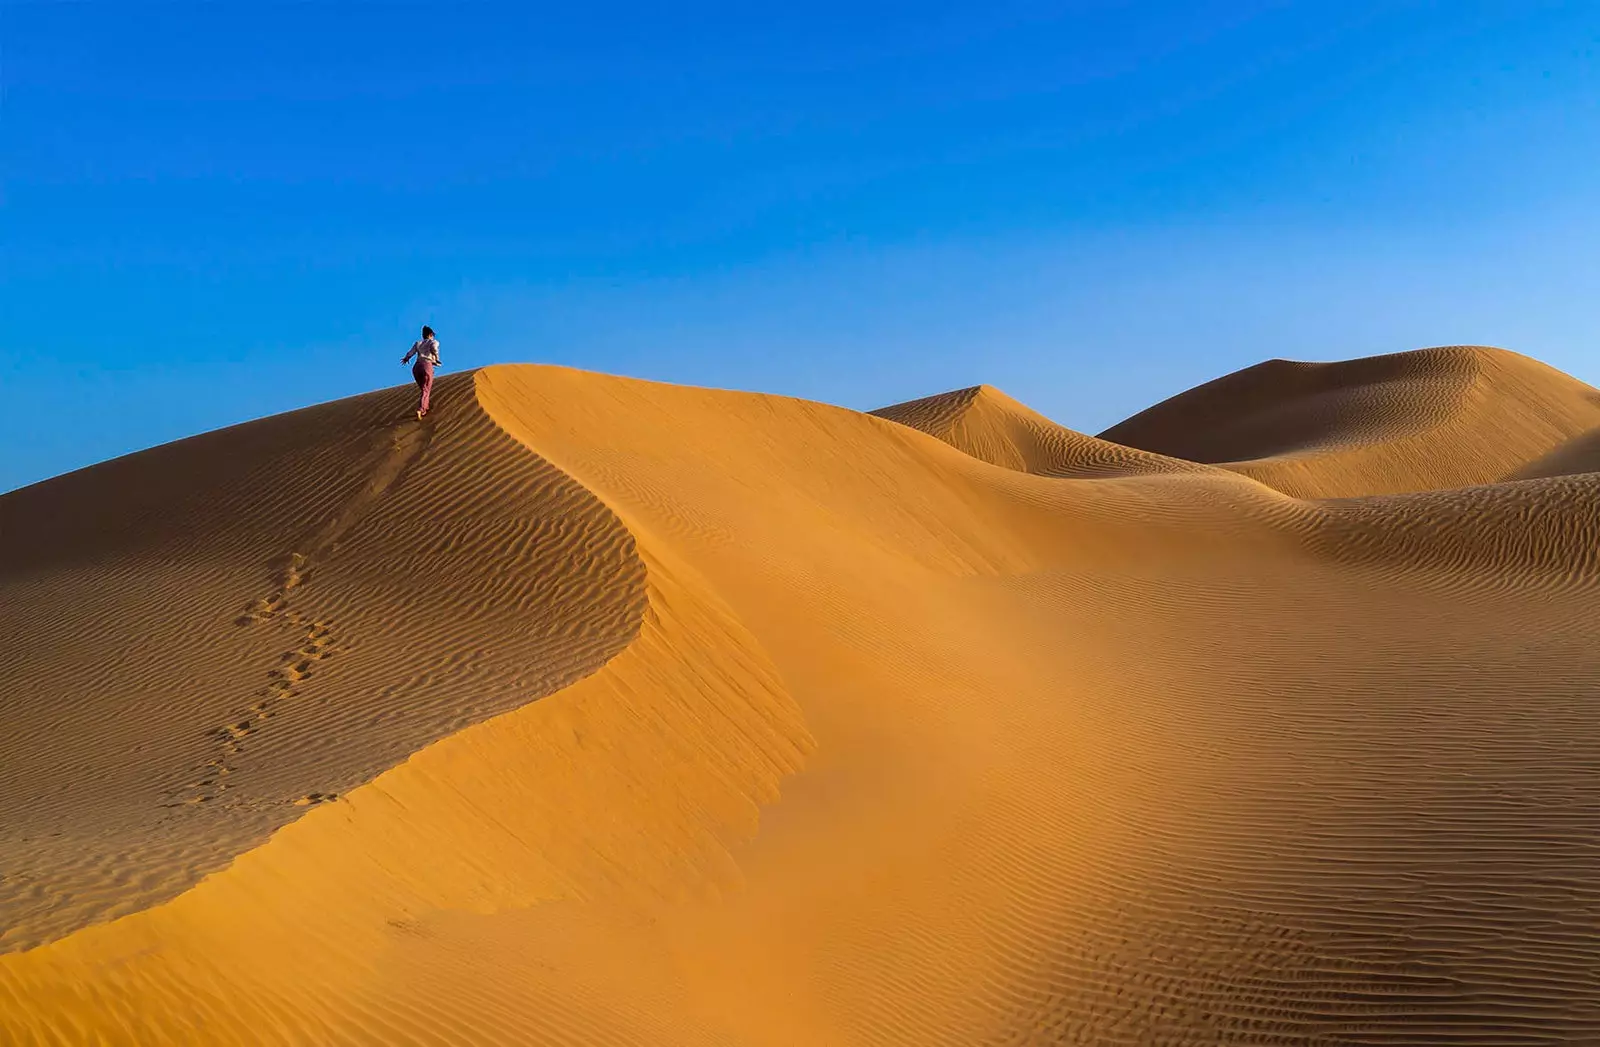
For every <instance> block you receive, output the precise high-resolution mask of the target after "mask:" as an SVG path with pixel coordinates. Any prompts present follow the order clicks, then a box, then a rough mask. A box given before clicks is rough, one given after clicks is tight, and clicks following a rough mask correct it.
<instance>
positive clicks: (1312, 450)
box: [1100, 346, 1600, 498]
mask: <svg viewBox="0 0 1600 1047" xmlns="http://www.w3.org/2000/svg"><path fill="white" fill-rule="evenodd" d="M1597 426H1600V392H1597V391H1596V390H1594V389H1592V388H1590V387H1589V386H1587V385H1584V384H1583V383H1582V382H1579V381H1578V380H1577V379H1575V378H1572V377H1570V376H1569V375H1565V374H1562V373H1561V372H1560V371H1557V370H1555V369H1554V368H1552V367H1547V366H1546V365H1544V364H1542V363H1539V362H1538V361H1537V360H1532V359H1529V358H1528V357H1526V356H1521V355H1518V354H1517V353H1512V352H1508V351H1506V350H1504V349H1490V348H1485V347H1482V346H1450V347H1448V348H1442V349H1420V350H1417V351H1415V352H1409V353H1396V354H1394V355H1392V356H1375V357H1371V358H1368V359H1364V360H1351V361H1347V362H1343V363H1331V364H1309V363H1296V362H1293V361H1289V360H1269V361H1267V362H1266V363H1263V364H1257V365H1256V366H1254V367H1247V368H1245V369H1244V370H1243V371H1237V372H1235V373H1233V374H1230V375H1227V376H1225V377H1222V378H1218V379H1217V380H1215V381H1213V382H1207V383H1206V384H1205V385H1202V386H1198V387H1196V388H1194V389H1190V390H1189V391H1188V392H1185V393H1179V394H1178V395H1177V396H1174V397H1172V398H1171V399H1169V400H1164V401H1162V402H1161V403H1159V404H1156V405H1155V406H1154V407H1151V408H1149V409H1148V410H1145V411H1142V412H1140V413H1139V414H1136V415H1134V416H1133V417H1132V418H1129V419H1127V420H1126V421H1123V422H1119V423H1118V424H1116V425H1114V426H1112V427H1111V428H1110V429H1107V430H1106V431H1105V432H1103V433H1101V434H1100V438H1101V439H1102V440H1109V441H1113V442H1115V443H1120V444H1126V445H1128V446H1129V447H1138V448H1143V449H1144V450H1147V451H1153V452H1158V453H1161V454H1167V455H1172V456H1174V457H1178V458H1187V459H1189V460H1191V461H1195V462H1209V463H1215V464H1218V465H1221V466H1223V467H1224V468H1227V469H1232V470H1233V471H1235V472H1239V473H1243V474H1244V475H1246V476H1249V477H1251V478H1253V479H1256V480H1260V481H1261V482H1262V483H1264V484H1267V485H1269V486H1271V487H1275V488H1277V489H1278V490H1280V491H1283V492H1284V493H1286V494H1292V495H1295V496H1296V497H1300V498H1338V497H1347V496H1351V495H1363V494H1392V493H1398V492H1402V491H1424V490H1441V489H1444V488H1451V487H1467V486H1470V485H1473V484H1486V483H1495V482H1497V481H1500V480H1505V479H1508V478H1510V477H1512V476H1514V475H1517V474H1519V472H1520V471H1521V470H1523V469H1525V468H1526V467H1528V466H1530V465H1531V464H1533V463H1534V462H1536V461H1538V460H1539V459H1541V458H1543V457H1544V456H1545V455H1547V454H1549V453H1551V452H1552V451H1554V450H1555V449H1556V448H1558V447H1559V446H1561V445H1562V444H1563V443H1565V442H1566V441H1568V440H1570V439H1572V438H1573V437H1576V436H1578V435H1579V434H1581V433H1584V432H1587V431H1589V430H1591V429H1594V428H1595V427H1597Z"/></svg>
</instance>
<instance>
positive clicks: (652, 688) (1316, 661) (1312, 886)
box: [0, 350, 1600, 1045]
mask: <svg viewBox="0 0 1600 1047" xmlns="http://www.w3.org/2000/svg"><path fill="white" fill-rule="evenodd" d="M1463 354H1465V355H1466V357H1467V358H1469V359H1470V360H1471V361H1472V364H1471V366H1472V368H1475V370H1473V372H1472V373H1473V374H1474V375H1475V377H1474V378H1473V379H1472V381H1471V383H1469V384H1470V385H1471V390H1470V392H1469V393H1460V388H1459V383H1458V384H1456V385H1452V384H1451V383H1452V382H1456V381H1457V378H1456V377H1454V376H1455V375H1456V372H1455V371H1453V370H1451V368H1455V367H1458V366H1464V365H1461V364H1460V358H1461V357H1462V355H1463ZM1396 360H1399V361H1401V362H1400V363H1398V364H1397V363H1396ZM1438 361H1443V362H1442V363H1439V362H1438ZM1264 366H1266V367H1268V368H1269V369H1271V368H1273V367H1276V366H1277V365H1264ZM1295 366H1302V367H1303V366H1313V365H1295ZM1317 366H1327V367H1332V368H1343V369H1344V373H1345V374H1346V377H1347V378H1348V376H1349V375H1352V374H1353V375H1358V376H1359V375H1366V374H1374V373H1376V374H1391V373H1395V372H1396V371H1397V370H1398V371H1400V372H1404V373H1406V374H1411V373H1413V371H1417V372H1420V373H1422V374H1423V376H1424V377H1422V378H1416V379H1415V380H1406V381H1399V380H1396V381H1381V382H1376V385H1378V386H1379V387H1380V388H1378V389H1377V390H1376V391H1374V390H1373V389H1370V388H1368V387H1369V386H1372V385H1374V384H1375V383H1374V381H1373V380H1368V381H1365V382H1364V383H1363V382H1362V381H1358V380H1356V379H1349V380H1343V384H1341V382H1340V381H1326V382H1324V383H1323V385H1322V386H1320V387H1319V388H1320V389H1322V393H1320V394H1316V395H1320V396H1322V400H1318V401H1317V402H1319V403H1322V402H1328V403H1336V404H1337V407H1336V408H1329V412H1328V414H1327V416H1326V417H1325V418H1323V420H1322V423H1321V428H1320V429H1316V430H1315V431H1312V428H1313V427H1308V426H1307V425H1306V424H1305V418H1306V416H1307V414H1308V412H1307V411H1304V410H1300V411H1285V412H1281V413H1280V414H1279V415H1277V417H1280V418H1283V419H1287V420H1286V421H1284V422H1283V426H1284V431H1282V432H1279V431H1275V430H1273V429H1272V428H1271V426H1270V425H1268V424H1266V422H1264V421H1260V419H1264V418H1270V417H1274V415H1273V410H1272V408H1271V406H1270V404H1268V403H1267V401H1268V400H1269V399H1270V397H1268V396H1267V395H1266V394H1265V393H1264V392H1262V390H1261V389H1260V388H1258V386H1257V384H1252V383H1245V392H1244V393H1241V394H1240V396H1239V398H1238V402H1237V403H1236V405H1235V409H1234V410H1231V411H1229V410H1224V409H1223V408H1222V407H1221V406H1218V405H1217V404H1216V403H1215V401H1216V400H1217V399H1219V398H1221V399H1225V397H1219V396H1218V394H1217V390H1216V389H1215V388H1214V387H1215V386H1216V385H1217V384H1218V383H1213V384H1212V386H1207V387H1202V388H1201V389H1200V390H1196V391H1195V392H1194V393H1191V394H1185V396H1189V397H1196V398H1199V399H1200V400H1205V398H1206V397H1210V398H1211V400H1209V401H1206V402H1208V403H1211V406H1210V407H1208V408H1207V411H1214V412H1215V414H1214V417H1213V416H1207V415H1205V414H1204V413H1203V412H1199V413H1194V414H1193V415H1192V417H1191V422H1190V424H1192V425H1193V426H1194V427H1195V428H1194V432H1193V433H1192V434H1190V439H1191V440H1192V441H1193V443H1192V444H1191V445H1188V446H1185V447H1179V446H1178V445H1177V444H1176V443H1175V442H1174V443H1161V441H1158V440H1155V439H1144V440H1143V441H1142V442H1143V443H1144V444H1145V445H1146V447H1147V449H1146V450H1145V451H1138V450H1134V449H1132V448H1129V447H1122V446H1117V445H1116V444H1115V443H1112V442H1110V441H1109V440H1108V439H1098V440H1097V439H1095V438H1092V437H1087V436H1084V435H1082V434H1077V433H1073V432H1071V431H1070V430H1066V429H1063V428H1061V427H1059V426H1055V425H1053V423H1050V422H1048V421H1047V420H1045V419H1043V418H1041V417H1040V416H1038V415H1036V414H1034V413H1033V412H1031V411H1028V410H1027V409H1026V408H1024V407H1022V406H1021V405H1020V404H1016V403H1015V402H1014V401H1011V400H1009V399H1007V398H1005V397H1004V396H1003V394H999V393H998V392H996V391H994V390H990V389H986V388H980V389H977V390H966V391H962V392H959V393H952V394H947V395H946V396H943V397H934V398H929V399H927V400H924V401H918V402H913V403H911V404H906V405H900V406H899V407H896V408H888V409H885V410H884V411H883V412H880V414H881V415H882V416H883V417H873V416H870V415H862V414H857V413H854V412H850V411H846V410H842V409H838V408H833V407H828V406H824V405H819V404H813V403H807V402H802V401H796V400H789V399H783V398H777V397H768V396H758V395H753V394H745V393H732V392H719V391H711V390H701V389H690V388H682V387H673V386H663V385H658V384H652V383H645V382H638V381H631V380H626V379H619V378H610V377H604V376H600V375H594V374H586V373H582V372H577V371H571V370H566V369H559V368H546V367H504V368H491V369H488V370H485V371H481V372H478V373H476V374H474V375H470V376H458V377H456V378H453V379H451V380H450V381H449V382H448V383H447V384H446V386H445V388H444V391H443V394H442V395H441V397H440V406H439V409H438V411H437V417H436V418H434V419H430V421H429V422H428V423H425V424H419V423H416V422H414V421H409V420H404V418H403V410H404V398H405V393H404V392H403V391H391V392H388V393H382V394H375V395H373V396H370V397H362V398H358V399H356V400H351V401H345V402H342V403H337V404H330V405H326V406H324V407H319V408H315V409H312V410H309V411H302V412H298V413H296V414H293V415H287V416H283V417H280V418H273V419H267V420H265V421H262V422H257V423H252V424H251V425H247V426H241V427H238V428H236V429H232V430H227V431H224V432H221V433H215V434H210V435H208V436H205V437H199V438H196V439H193V440H188V441H184V442H181V443H179V444H174V445H170V446H168V447H164V448H159V449H157V450H154V451H150V452H146V453H144V454H140V455H135V456H132V457H130V458H127V459H122V460H119V461H117V462H112V463H108V464H106V465H104V466H100V467H97V468H95V469H91V470H87V471H84V472H82V473H77V474H73V475H70V476H67V477H62V478H60V479H58V480H55V481H51V482H49V483H46V484H41V485H38V486H36V487H33V488H29V489H26V490H23V491H19V492H15V493H13V494H10V495H7V496H5V497H4V498H0V533H4V535H5V536H6V538H7V541H6V542H5V543H4V545H3V547H0V548H3V552H0V557H3V559H0V616H3V619H4V625H5V626H6V635H7V637H8V643H7V647H6V650H5V654H4V655H0V658H3V659H4V661H3V662H0V668H3V669H4V678H5V679H6V681H7V690H6V691H5V692H4V694H3V698H0V718H3V719H0V727H3V731H0V813H3V818H0V870H3V872H4V879H3V880H0V889H3V893H0V923H3V925H4V927H5V928H6V932H5V937H4V938H3V939H0V949H3V950H4V951H3V952H0V1042H5V1043H13V1042H15V1043H75V1042H111V1043H122V1042H140V1043H168V1042H196V1043H309V1044H342V1043H372V1044H394V1043H505V1044H526V1043H571V1044H585V1043H615V1044H652V1045H653V1044H740V1045H743V1044H751V1045H768V1044H771V1045H779V1044H783V1045H789V1044H932V1043H948V1044H963V1045H964V1044H1024V1043H1028V1044H1031V1043H1041V1044H1042V1043H1126V1044H1147V1043H1195V1044H1215V1043H1307V1044H1311V1043H1393V1042H1407V1043H1419V1044H1422V1043H1426V1044H1440V1043H1538V1042H1550V1043H1572V1042H1587V1041H1591V1040H1596V1039H1600V976H1597V974H1596V972H1597V971H1600V945H1597V944H1596V942H1597V941H1600V776H1597V774H1596V767H1597V763H1596V758H1595V755H1594V753H1595V751H1596V748H1597V746H1600V704H1597V702H1600V644H1597V643H1596V640H1597V638H1600V637H1597V635H1596V634H1597V629H1596V627H1595V625H1594V619H1593V617H1592V614H1591V612H1590V609H1591V608H1592V606H1593V604H1594V601H1595V596H1596V592H1595V590H1596V582H1597V580H1600V556H1597V550H1600V474H1593V473H1584V472H1581V471H1580V470H1581V469H1582V467H1583V466H1584V465H1585V464H1586V463H1587V464H1600V463H1595V462H1594V460H1593V457H1592V447H1591V445H1592V441H1591V443H1590V444H1584V443H1583V442H1582V441H1583V438H1584V434H1585V432H1587V431H1589V430H1592V429H1594V428H1595V426H1597V425H1600V420H1587V421H1586V420H1585V419H1584V417H1583V411H1584V409H1585V408H1584V406H1583V405H1584V404H1589V405H1591V406H1592V405H1593V404H1594V402H1595V400H1594V398H1595V397H1596V396H1597V395H1600V394H1596V393H1595V391H1593V390H1590V389H1588V387H1586V386H1582V385H1581V384H1579V383H1577V382H1575V381H1574V380H1572V379H1570V378H1568V377H1566V376H1564V375H1561V374H1559V373H1558V372H1554V371H1551V370H1549V369H1548V368H1544V367H1542V365H1538V364H1535V363H1533V362H1532V361H1527V360H1525V359H1524V358H1521V357H1516V356H1513V355H1512V354H1503V353H1499V352H1497V351H1489V350H1472V351H1464V350H1444V351H1430V352H1429V353H1425V354H1420V355H1414V356H1410V357H1402V358H1382V359H1380V360H1377V361H1357V362H1355V363H1352V364H1347V365H1317ZM1408 369H1409V370H1408ZM1248 373H1249V372H1245V374H1248ZM1439 374H1443V375H1444V377H1442V378H1439V377H1438V375H1439ZM1435 378H1438V380H1437V381H1435V380H1434V379H1435ZM1318 380H1319V381H1322V379H1318ZM1223 381H1224V382H1226V381H1228V380H1226V379H1225V380H1223ZM1207 390H1210V392H1207ZM1329 390H1333V391H1332V392H1330V391H1329ZM1340 390H1343V392H1342V393H1341V392H1340ZM1352 390H1353V391H1352ZM1363 390H1364V391H1363ZM1441 390H1445V391H1450V390H1455V391H1456V392H1457V393H1460V395H1458V396H1456V399H1454V400H1448V398H1446V400H1441V397H1444V392H1441ZM1202 394H1204V396H1202ZM1280 394H1281V395H1282V396H1284V397H1288V398H1291V399H1292V398H1294V397H1296V396H1302V394H1304V395H1312V394H1306V393H1305V388H1304V386H1303V385H1296V384H1295V383H1294V382H1289V383H1287V385H1285V386H1284V387H1283V388H1282V389H1280ZM1312 398H1313V399H1315V396H1313V397H1312ZM1183 399H1184V397H1178V398H1175V399H1174V400H1173V401H1169V402H1168V405H1162V406H1158V407H1157V408H1153V409H1152V412H1146V415H1141V416H1138V417H1137V418H1135V419H1132V420H1130V422H1128V423H1124V424H1123V426H1119V427H1116V428H1115V429H1114V430H1113V431H1112V432H1118V431H1121V430H1125V431H1124V432H1123V436H1124V438H1125V439H1127V440H1129V441H1132V440H1133V439H1134V437H1133V435H1129V433H1131V432H1133V429H1131V428H1129V427H1133V426H1134V423H1136V422H1139V421H1140V419H1147V420H1148V416H1151V415H1152V414H1153V413H1154V412H1160V411H1162V410H1164V409H1165V408H1166V407H1168V406H1170V405H1172V404H1179V403H1180V402H1181V401H1182V400H1183ZM1446 401H1447V402H1448V403H1449V404H1451V405H1453V407H1452V408H1451V410H1452V411H1453V412H1454V413H1453V414H1451V413H1450V412H1448V411H1447V412H1444V413H1443V414H1441V408H1440V403H1441V402H1446ZM1197 402H1198V401H1197ZM1352 404H1353V405H1352ZM1463 405H1468V406H1470V408H1471V409H1470V410H1469V409H1468V406H1463ZM1363 411H1368V412H1370V413H1371V414H1372V417H1364V416H1363ZM1445 416H1448V419H1447V421H1443V422H1441V421H1439V419H1440V418H1442V417H1445ZM1207 417H1212V421H1210V422H1207V421H1206V420H1205V419H1206V418H1207ZM1250 417H1255V418H1256V419H1257V421H1256V422H1254V423H1251V424H1250V425H1246V424H1244V423H1243V422H1242V421H1241V420H1242V419H1248V418H1250ZM1471 419H1478V420H1479V424H1478V428H1473V423H1471V421H1470V420H1471ZM1507 419H1514V420H1515V424H1514V425H1513V423H1512V422H1509V421H1507ZM1158 420H1159V419H1158ZM1140 424H1143V423H1140ZM1163 424H1164V425H1167V428H1166V429H1162V428H1161V426H1152V427H1151V428H1149V429H1147V430H1146V433H1145V435H1146V436H1147V437H1148V436H1149V434H1150V433H1151V432H1158V434H1159V433H1166V434H1167V435H1170V436H1172V438H1173V440H1176V438H1177V436H1178V435H1181V434H1179V433H1178V431H1177V429H1178V427H1177V425H1176V423H1171V424H1167V423H1163ZM1207 425H1211V426H1214V427H1218V428H1227V427H1229V426H1235V427H1236V428H1238V429H1239V430H1240V431H1244V432H1246V433H1247V434H1248V435H1249V438H1250V440H1255V441H1257V443H1255V444H1253V445H1250V447H1249V448H1246V445H1247V444H1249V440H1246V439H1245V438H1244V437H1241V436H1238V435H1231V436H1230V435H1216V434H1215V433H1208V432H1206V431H1204V430H1205V428H1206V426H1207ZM1251 425H1253V426H1254V427H1253V428H1252V427H1251ZM1508 426H1510V427H1512V428H1513V429H1514V433H1513V434H1512V435H1515V436H1516V439H1515V440H1514V441H1513V440H1510V439H1508V433H1507V427H1508ZM1497 427H1498V428H1497ZM919 429H923V430H926V431H918V430H919ZM1442 429H1448V430H1449V433H1450V435H1449V437H1448V441H1449V442H1451V443H1453V445H1454V446H1453V450H1454V452H1455V454H1456V455H1457V456H1458V458H1459V461H1458V462H1457V463H1456V465H1454V466H1452V465H1451V464H1450V461H1449V460H1448V459H1447V457H1446V456H1445V455H1444V448H1445V446H1446V440H1445V439H1444V438H1442V437H1438V436H1437V434H1438V433H1439V432H1440V431H1441V430H1442ZM1429 434H1434V435H1433V436H1430V435H1429ZM1517 434H1520V435H1517ZM1530 434H1531V435H1530ZM1163 439H1165V437H1163ZM1229 441H1233V442H1232V443H1230V442H1229ZM1511 442H1514V443H1516V446H1515V447H1508V446H1507V444H1508V443H1511ZM1158 444H1159V446H1158ZM1274 447H1276V448H1278V449H1279V450H1278V451H1276V452H1273V451H1272V450H1271V448H1274ZM1385 447H1388V448H1390V450H1389V452H1388V453H1380V450H1381V449H1383V448H1385ZM1216 448H1229V449H1230V450H1228V451H1227V453H1219V454H1211V453H1202V452H1203V451H1206V450H1207V449H1212V450H1214V449H1216ZM1234 448H1246V449H1245V450H1244V451H1242V452H1239V453H1235V451H1234V450H1232V449H1234ZM1584 448H1590V449H1589V450H1584ZM1375 449H1378V450H1375ZM1563 449H1565V451H1564V450H1563ZM1184 450H1186V451H1188V452H1190V454H1191V455H1193V456H1195V457H1200V458H1207V459H1216V460H1217V463H1216V464H1196V463H1194V462H1190V461H1181V460H1176V459H1174V458H1173V457H1172V456H1173V455H1176V454H1177V453H1178V452H1179V451H1184ZM1274 454H1278V455H1281V457H1282V458H1283V459H1284V462H1283V463H1281V464H1278V463H1275V460H1274V457H1273V455H1274ZM1414 459H1415V460H1414ZM1240 461H1245V462H1247V463H1248V464H1249V466H1250V468H1245V467H1244V466H1241V465H1240V464H1239V462H1240ZM1564 464H1565V465H1568V466H1571V468H1564V467H1563V465H1564ZM1274 468H1276V469H1277V470H1278V472H1276V473H1274V472H1273V469H1274ZM1452 469H1455V470H1456V471H1455V472H1452V471H1451V470H1452ZM1258 472H1259V473H1261V475H1260V476H1258V475H1257V473H1258ZM1246 474H1248V475H1246ZM1513 474H1515V475H1517V476H1526V477H1528V478H1525V479H1514V480H1508V481H1506V482H1495V481H1500V480H1503V479H1504V478H1505V477H1507V476H1511V475H1513ZM1460 476H1465V477H1466V479H1461V480H1459V481H1457V480H1450V481H1449V482H1444V483H1441V482H1436V481H1438V480H1439V479H1440V478H1441V477H1447V478H1455V477H1460ZM1269 481H1270V482H1269ZM1469 483H1470V484H1476V486H1470V487H1468V486H1462V484H1469ZM1297 485H1298V486H1297ZM1291 489H1293V491H1294V493H1293V494H1291V493H1286V492H1288V491H1290V490H1291ZM1307 490H1318V491H1320V492H1322V493H1323V494H1325V495H1337V496H1339V497H1337V498H1334V499H1333V500H1328V501H1310V500H1305V497H1306V491H1307ZM534 699H538V700H537V701H535V700H534Z"/></svg>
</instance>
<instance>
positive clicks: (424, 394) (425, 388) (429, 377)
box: [400, 324, 439, 422]
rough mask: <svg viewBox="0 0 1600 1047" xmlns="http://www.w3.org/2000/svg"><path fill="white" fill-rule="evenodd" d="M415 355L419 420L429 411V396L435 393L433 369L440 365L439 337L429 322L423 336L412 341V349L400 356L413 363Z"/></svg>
mask: <svg viewBox="0 0 1600 1047" xmlns="http://www.w3.org/2000/svg"><path fill="white" fill-rule="evenodd" d="M413 356H415V357H416V358H417V362H416V363H415V364H412V367H411V377H413V378H415V379H416V380H417V420H418V421H419V422H420V421H421V420H422V417H423V416H424V415H426V414H427V413H428V397H429V396H431V395H432V393H433V369H434V368H435V367H438V366H439V339H437V338H435V337H434V336H433V328H431V327H429V326H428V325H427V324H423V325H422V337H421V338H419V339H417V341H416V342H414V343H412V346H411V351H410V352H408V353H406V355H404V356H402V357H401V358H400V362H401V363H403V364H405V363H411V358H412V357H413Z"/></svg>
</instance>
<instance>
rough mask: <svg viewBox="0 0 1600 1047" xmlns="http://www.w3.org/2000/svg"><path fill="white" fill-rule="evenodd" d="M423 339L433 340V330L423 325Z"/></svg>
mask: <svg viewBox="0 0 1600 1047" xmlns="http://www.w3.org/2000/svg"><path fill="white" fill-rule="evenodd" d="M422 337H424V338H432V337H433V328H431V327H429V326H428V325H427V324H423V325H422Z"/></svg>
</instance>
